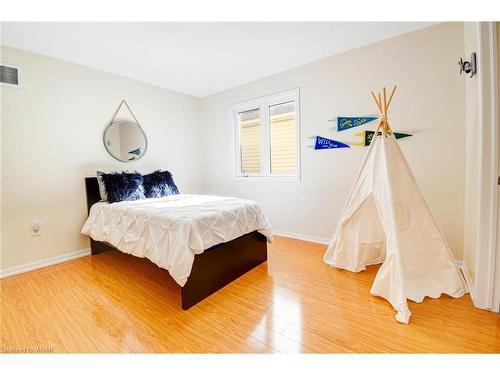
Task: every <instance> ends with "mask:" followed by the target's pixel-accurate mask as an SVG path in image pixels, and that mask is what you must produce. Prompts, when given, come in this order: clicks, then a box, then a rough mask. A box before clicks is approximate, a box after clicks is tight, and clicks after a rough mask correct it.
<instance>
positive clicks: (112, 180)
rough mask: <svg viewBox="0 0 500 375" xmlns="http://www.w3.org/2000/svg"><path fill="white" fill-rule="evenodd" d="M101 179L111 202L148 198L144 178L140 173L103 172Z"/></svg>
mask: <svg viewBox="0 0 500 375" xmlns="http://www.w3.org/2000/svg"><path fill="white" fill-rule="evenodd" d="M101 179H102V181H103V183H104V188H105V189H106V196H107V199H108V202H109V203H114V202H121V201H135V200H137V199H144V198H146V197H145V195H144V187H143V181H144V180H143V178H142V176H141V174H140V173H137V172H132V173H128V172H121V173H103V174H102V175H101Z"/></svg>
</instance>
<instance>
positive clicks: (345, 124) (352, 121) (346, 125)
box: [337, 117, 377, 132]
mask: <svg viewBox="0 0 500 375" xmlns="http://www.w3.org/2000/svg"><path fill="white" fill-rule="evenodd" d="M376 119H377V117H337V131H339V132H340V131H342V130H347V129H351V128H355V127H356V126H360V125H364V124H367V123H369V122H371V121H373V120H376Z"/></svg>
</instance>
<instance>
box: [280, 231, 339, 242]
mask: <svg viewBox="0 0 500 375" xmlns="http://www.w3.org/2000/svg"><path fill="white" fill-rule="evenodd" d="M273 234H275V235H276V236H281V237H288V238H293V239H296V240H301V241H308V242H314V243H319V244H322V245H328V244H329V243H330V241H331V238H325V237H317V236H310V235H308V234H302V233H293V232H286V231H284V230H274V229H273Z"/></svg>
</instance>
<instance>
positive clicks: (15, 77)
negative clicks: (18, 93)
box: [0, 63, 21, 87]
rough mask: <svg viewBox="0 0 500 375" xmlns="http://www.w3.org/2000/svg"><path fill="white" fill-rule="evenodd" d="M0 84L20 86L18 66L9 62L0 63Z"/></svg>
mask: <svg viewBox="0 0 500 375" xmlns="http://www.w3.org/2000/svg"><path fill="white" fill-rule="evenodd" d="M0 84H1V85H2V86H10V87H20V85H21V82H20V75H19V67H17V66H15V65H10V64H3V63H2V64H0Z"/></svg>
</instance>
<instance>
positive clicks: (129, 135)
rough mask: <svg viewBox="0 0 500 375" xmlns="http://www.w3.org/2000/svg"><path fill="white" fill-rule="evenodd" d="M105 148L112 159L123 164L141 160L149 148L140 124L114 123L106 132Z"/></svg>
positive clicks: (104, 138)
mask: <svg viewBox="0 0 500 375" xmlns="http://www.w3.org/2000/svg"><path fill="white" fill-rule="evenodd" d="M103 140H104V147H106V150H108V152H109V153H110V155H111V156H112V157H114V158H115V159H117V160H120V161H123V162H131V161H135V160H139V159H140V158H141V157H142V156H143V155H144V153H145V152H146V148H147V146H148V142H147V140H146V134H144V132H143V131H142V128H141V127H140V126H139V124H136V123H135V122H131V121H114V122H112V123H111V124H109V125H108V127H107V128H106V130H105V131H104V137H103Z"/></svg>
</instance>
